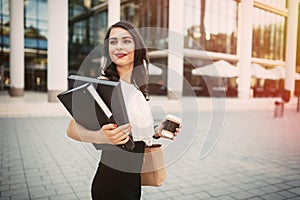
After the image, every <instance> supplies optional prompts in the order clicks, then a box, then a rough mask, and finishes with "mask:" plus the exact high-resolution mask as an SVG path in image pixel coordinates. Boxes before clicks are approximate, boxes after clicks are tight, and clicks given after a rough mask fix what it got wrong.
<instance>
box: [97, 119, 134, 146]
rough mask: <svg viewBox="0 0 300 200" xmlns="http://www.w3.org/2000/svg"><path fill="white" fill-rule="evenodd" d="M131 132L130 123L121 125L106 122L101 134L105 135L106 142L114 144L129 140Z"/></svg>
mask: <svg viewBox="0 0 300 200" xmlns="http://www.w3.org/2000/svg"><path fill="white" fill-rule="evenodd" d="M130 133H131V126H130V125H129V124H125V125H122V126H119V127H118V126H117V125H116V124H106V125H104V126H102V128H101V129H100V134H102V135H103V136H104V138H103V139H104V140H105V141H106V142H105V143H110V144H114V145H120V144H125V143H126V142H127V141H128V140H129V134H130ZM102 142H103V141H101V143H102Z"/></svg>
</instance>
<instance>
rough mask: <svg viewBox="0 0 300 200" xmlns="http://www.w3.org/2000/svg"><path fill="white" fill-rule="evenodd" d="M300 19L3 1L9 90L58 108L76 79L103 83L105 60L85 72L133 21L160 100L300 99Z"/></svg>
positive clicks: (226, 7)
mask: <svg viewBox="0 0 300 200" xmlns="http://www.w3.org/2000/svg"><path fill="white" fill-rule="evenodd" d="M299 13H300V12H299V1H298V0H69V1H68V0H48V1H47V0H24V1H23V0H0V14H1V15H0V90H2V91H9V94H10V95H12V96H22V95H24V91H26V90H31V91H41V92H48V97H49V101H55V100H56V98H55V97H56V94H57V93H58V92H60V91H63V90H65V89H67V79H66V78H67V76H68V75H70V74H79V75H84V76H91V77H97V76H98V74H99V66H100V64H101V63H100V61H101V59H98V60H97V59H94V60H93V59H92V60H91V61H93V62H91V63H88V64H87V63H86V67H80V66H81V65H82V62H83V61H84V60H85V58H86V56H87V55H89V54H90V52H91V51H92V50H93V49H94V48H95V47H96V46H97V45H99V44H100V43H101V42H103V39H104V36H105V32H106V30H107V28H108V26H109V25H111V24H112V23H114V22H117V21H119V20H125V21H129V22H131V23H133V24H134V25H135V26H136V27H138V28H140V29H139V31H140V33H141V35H142V37H143V38H144V40H145V43H146V45H147V47H148V48H149V55H150V60H151V65H150V66H149V67H150V82H151V87H150V93H151V94H153V95H167V96H169V97H170V98H173V97H174V96H190V95H194V94H196V95H197V96H223V95H222V94H225V95H226V96H230V97H239V98H249V97H274V96H280V95H281V92H282V91H283V90H289V91H291V95H294V94H295V92H296V95H299V93H300V92H299V90H300V83H299V81H300V75H299V73H300V44H299V43H298V41H300V31H299V29H300V25H298V24H299V22H300V20H299V16H300V14H299ZM100 54H101V53H99V58H100V57H101V55H100ZM97 56H98V55H97ZM297 72H298V73H297Z"/></svg>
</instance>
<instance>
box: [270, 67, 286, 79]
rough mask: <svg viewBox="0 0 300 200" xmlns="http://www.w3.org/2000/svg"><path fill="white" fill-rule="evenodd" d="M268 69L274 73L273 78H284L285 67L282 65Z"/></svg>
mask: <svg viewBox="0 0 300 200" xmlns="http://www.w3.org/2000/svg"><path fill="white" fill-rule="evenodd" d="M268 71H270V72H271V73H272V74H273V75H274V79H276V80H278V79H284V78H285V68H284V67H283V66H276V67H273V68H272V69H269V70H268Z"/></svg>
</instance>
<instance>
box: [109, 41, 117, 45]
mask: <svg viewBox="0 0 300 200" xmlns="http://www.w3.org/2000/svg"><path fill="white" fill-rule="evenodd" d="M109 44H110V45H116V44H117V40H110V41H109Z"/></svg>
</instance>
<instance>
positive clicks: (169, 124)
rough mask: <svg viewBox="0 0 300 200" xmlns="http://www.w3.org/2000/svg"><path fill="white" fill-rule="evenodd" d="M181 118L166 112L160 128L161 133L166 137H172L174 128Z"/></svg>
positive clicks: (177, 125) (177, 126)
mask: <svg viewBox="0 0 300 200" xmlns="http://www.w3.org/2000/svg"><path fill="white" fill-rule="evenodd" d="M180 124H181V119H180V118H179V117H176V116H175V115H171V114H168V115H167V116H166V120H165V124H164V127H163V130H162V135H163V136H166V137H168V138H173V137H174V133H175V131H176V128H179V126H180Z"/></svg>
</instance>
